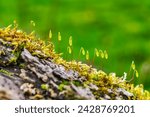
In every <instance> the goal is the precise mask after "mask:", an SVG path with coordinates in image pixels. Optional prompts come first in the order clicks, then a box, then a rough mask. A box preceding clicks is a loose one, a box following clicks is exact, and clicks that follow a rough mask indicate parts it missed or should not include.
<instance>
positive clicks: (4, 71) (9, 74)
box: [0, 69, 13, 76]
mask: <svg viewBox="0 0 150 117" xmlns="http://www.w3.org/2000/svg"><path fill="white" fill-rule="evenodd" d="M0 72H1V73H3V74H5V75H8V76H11V75H13V73H11V72H9V71H7V70H5V69H0Z"/></svg>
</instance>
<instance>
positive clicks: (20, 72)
mask: <svg viewBox="0 0 150 117" xmlns="http://www.w3.org/2000/svg"><path fill="white" fill-rule="evenodd" d="M53 47H54V46H53V44H52V43H50V44H49V45H46V44H45V43H44V42H43V41H41V40H38V39H36V37H35V36H34V35H33V34H29V35H27V34H26V33H24V32H22V31H21V30H18V29H17V28H16V27H14V28H12V29H11V28H10V26H8V27H6V28H3V29H0V99H55V100H56V99H59V100H64V99H67V100H68V99H69V100H70V99H86V100H100V99H103V100H135V99H150V93H149V92H148V91H146V90H144V89H143V85H138V86H134V85H133V84H131V83H129V82H127V81H126V80H125V79H124V78H123V77H117V76H116V75H115V74H114V73H113V74H109V75H108V74H106V73H105V72H103V71H102V70H97V69H95V68H92V67H91V66H88V65H86V64H82V63H81V62H77V61H74V60H73V61H70V62H67V61H65V60H63V59H62V58H61V56H60V55H59V54H56V53H55V51H54V48H53Z"/></svg>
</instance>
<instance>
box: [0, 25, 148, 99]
mask: <svg viewBox="0 0 150 117" xmlns="http://www.w3.org/2000/svg"><path fill="white" fill-rule="evenodd" d="M0 38H1V39H3V43H5V42H9V43H11V46H13V47H14V54H15V56H17V57H16V58H18V56H19V53H20V52H21V49H22V48H26V49H27V50H29V51H30V52H31V53H32V55H35V56H38V57H40V58H44V59H48V58H51V59H52V60H53V62H55V63H57V64H61V65H63V66H64V67H65V68H66V69H72V70H75V71H78V72H79V74H80V76H84V77H85V78H86V80H85V81H84V82H83V83H84V84H83V86H88V85H89V84H90V83H93V84H95V85H96V86H97V87H98V90H99V91H96V92H94V91H93V94H94V95H95V97H97V99H99V98H98V95H99V94H98V92H100V93H101V94H107V93H108V89H112V90H115V89H117V88H118V87H120V88H123V89H125V90H127V91H129V92H131V93H133V94H134V96H133V98H132V99H140V100H141V99H142V100H143V99H148V100H149V99H150V92H148V91H146V90H144V88H143V85H137V86H134V85H133V84H131V83H128V82H127V81H125V80H124V79H123V78H122V77H117V76H116V75H114V74H109V75H108V74H106V73H105V72H103V71H102V70H97V69H95V68H92V66H90V65H87V64H83V63H82V62H77V61H75V60H73V61H69V62H68V61H65V60H64V59H62V58H61V56H60V55H59V54H57V53H56V52H55V50H54V45H53V44H52V42H49V44H45V42H44V41H42V40H41V39H37V37H36V36H35V35H34V34H33V33H31V34H26V33H25V32H23V31H21V30H18V29H17V26H15V27H14V28H11V26H8V27H6V28H2V29H0ZM5 44H7V43H5ZM0 54H3V51H0ZM13 61H14V60H13ZM13 61H12V62H13ZM15 61H17V60H16V59H15ZM74 83H75V84H76V85H78V83H76V82H74ZM79 85H81V84H79ZM46 86H47V85H42V86H41V87H42V88H43V89H45V88H47V87H46ZM64 86H65V84H61V85H60V90H62V89H63V87H64ZM112 99H113V98H112Z"/></svg>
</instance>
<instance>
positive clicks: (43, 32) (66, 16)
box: [0, 0, 150, 90]
mask: <svg viewBox="0 0 150 117" xmlns="http://www.w3.org/2000/svg"><path fill="white" fill-rule="evenodd" d="M14 20H16V21H17V22H18V24H19V27H20V28H21V29H23V30H25V31H27V32H30V31H32V30H35V31H36V34H37V36H39V37H42V38H43V39H45V40H46V41H48V33H49V30H50V29H51V30H52V32H53V38H52V41H53V42H54V43H55V47H56V51H61V52H63V53H64V54H63V57H64V58H65V59H68V60H72V58H74V59H76V60H79V59H80V60H82V61H85V58H83V57H80V58H79V50H80V48H81V46H82V47H84V48H85V49H88V50H89V51H90V57H91V60H92V56H93V53H94V48H98V49H102V50H107V52H108V54H109V59H108V60H105V59H95V61H94V65H93V66H94V67H96V68H99V69H103V70H104V71H105V72H106V73H110V72H115V73H116V74H117V76H122V75H123V73H124V72H127V73H128V71H129V69H130V65H131V62H132V60H134V61H135V64H136V67H137V70H138V71H139V74H140V77H139V78H138V79H136V80H135V81H134V83H135V84H139V83H143V84H144V85H145V88H146V89H148V90H150V56H149V55H150V0H142V1H141V0H0V27H5V26H7V25H9V24H12V22H13V21H14ZM31 20H33V21H35V23H36V26H35V27H32V26H31V24H30V21H31ZM59 31H60V32H61V35H62V42H61V43H60V44H58V41H57V33H58V32H59ZM70 35H72V37H73V51H74V54H73V56H72V55H68V54H66V53H67V52H66V48H67V45H68V38H69V36H70ZM58 48H59V50H58ZM66 56H67V57H66ZM85 62H86V61H85ZM91 63H92V62H91ZM129 79H130V77H129Z"/></svg>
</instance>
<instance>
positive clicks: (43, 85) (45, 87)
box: [41, 84, 49, 90]
mask: <svg viewBox="0 0 150 117" xmlns="http://www.w3.org/2000/svg"><path fill="white" fill-rule="evenodd" d="M48 88H49V86H48V85H47V84H42V85H41V89H43V90H48Z"/></svg>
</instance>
